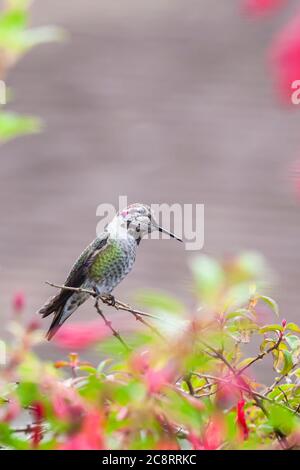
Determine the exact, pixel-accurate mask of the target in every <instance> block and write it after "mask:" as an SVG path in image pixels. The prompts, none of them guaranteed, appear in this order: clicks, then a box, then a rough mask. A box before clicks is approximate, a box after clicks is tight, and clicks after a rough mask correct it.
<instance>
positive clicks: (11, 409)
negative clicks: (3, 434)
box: [1, 398, 22, 423]
mask: <svg viewBox="0 0 300 470" xmlns="http://www.w3.org/2000/svg"><path fill="white" fill-rule="evenodd" d="M21 409H22V408H21V405H20V403H19V402H18V400H16V399H14V398H12V399H10V401H9V403H8V405H7V408H6V411H5V414H4V416H3V417H2V418H1V421H3V422H5V423H9V422H10V421H13V420H14V419H15V418H16V417H17V416H18V415H19V414H20V412H21Z"/></svg>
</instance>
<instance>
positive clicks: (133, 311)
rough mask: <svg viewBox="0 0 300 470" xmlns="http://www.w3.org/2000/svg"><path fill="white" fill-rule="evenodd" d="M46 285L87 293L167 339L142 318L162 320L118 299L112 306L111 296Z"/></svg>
mask: <svg viewBox="0 0 300 470" xmlns="http://www.w3.org/2000/svg"><path fill="white" fill-rule="evenodd" d="M46 284H47V285H49V286H51V287H55V288H57V289H63V290H69V291H72V292H85V293H86V294H89V295H90V296H91V297H94V298H97V299H100V300H101V301H102V302H103V303H104V304H106V305H109V306H110V307H114V308H115V309H116V310H123V311H125V312H128V313H130V314H131V315H133V316H134V317H135V319H136V320H137V321H139V322H140V323H143V325H145V326H147V327H148V328H149V329H151V330H152V331H153V333H155V334H156V335H157V336H159V337H160V338H161V339H165V338H164V337H163V335H162V334H161V333H160V332H159V331H158V329H157V328H155V326H153V325H151V323H149V322H147V321H146V320H144V318H142V317H148V318H152V319H153V320H161V318H159V317H157V316H156V315H152V314H151V313H147V312H143V311H141V310H136V309H133V308H132V307H130V305H127V304H125V303H124V302H121V301H119V300H116V299H115V301H114V303H113V304H112V303H111V300H110V298H109V296H106V295H100V296H98V295H97V294H96V292H95V291H93V290H90V289H84V288H82V287H69V286H64V285H58V284H54V283H52V282H49V281H46ZM97 305H98V304H97ZM95 308H96V309H97V307H96V304H95ZM98 308H99V305H98ZM98 313H99V312H98ZM107 326H108V325H107ZM114 336H116V335H114Z"/></svg>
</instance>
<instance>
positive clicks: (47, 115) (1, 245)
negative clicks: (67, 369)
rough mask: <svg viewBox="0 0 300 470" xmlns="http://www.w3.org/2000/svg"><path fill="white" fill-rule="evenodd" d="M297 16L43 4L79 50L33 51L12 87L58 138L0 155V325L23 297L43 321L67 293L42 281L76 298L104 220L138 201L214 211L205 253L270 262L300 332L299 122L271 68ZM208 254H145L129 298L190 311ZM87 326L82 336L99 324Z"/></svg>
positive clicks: (226, 8)
mask: <svg viewBox="0 0 300 470" xmlns="http://www.w3.org/2000/svg"><path fill="white" fill-rule="evenodd" d="M296 3H297V2H291V6H290V10H283V11H282V12H280V13H279V14H277V15H275V16H273V17H272V18H270V19H267V20H259V21H252V20H250V19H249V18H246V17H245V16H244V15H242V14H241V9H240V2H239V1H233V0H232V1H231V0H223V1H220V0H185V1H182V0H151V1H148V0H143V1H141V0H113V1H112V0H94V1H93V0H76V1H71V0H69V1H65V2H61V1H59V0H51V1H50V0H43V1H36V2H35V4H34V7H33V24H35V25H43V24H50V23H52V24H55V25H60V26H62V27H64V28H65V29H66V30H67V31H69V33H70V38H69V40H68V41H66V42H64V43H54V44H49V45H44V46H40V47H39V48H36V49H34V50H33V51H32V52H31V53H30V54H28V55H27V56H26V57H25V58H24V59H23V60H21V61H20V62H19V63H18V64H17V66H16V67H15V68H13V70H12V72H11V73H10V75H9V78H8V85H9V86H11V87H12V88H13V89H14V92H15V100H14V103H13V104H12V105H10V108H11V109H16V110H18V111H20V112H24V113H29V114H36V115H39V116H41V117H42V118H43V120H44V122H45V124H46V127H45V130H44V132H43V133H41V134H40V135H37V136H30V137H24V138H19V139H17V140H15V141H12V142H11V143H8V144H6V145H4V146H2V147H1V149H0V153H1V157H0V158H1V165H0V211H1V224H0V308H1V313H2V312H5V313H7V307H8V306H9V303H10V301H11V297H12V295H13V292H14V291H16V290H20V289H21V290H24V291H25V293H26V295H27V299H28V305H27V313H28V315H30V314H34V312H35V311H36V309H37V308H38V307H39V306H40V304H41V303H42V302H44V300H45V299H46V298H47V297H48V296H49V295H50V294H52V293H53V290H52V289H51V288H50V287H47V286H45V285H44V281H45V280H52V281H55V282H63V280H64V278H65V275H66V274H67V272H68V269H69V267H70V266H71V265H72V263H73V261H74V259H75V258H76V257H77V256H78V254H79V253H80V252H81V250H82V249H83V248H84V247H85V246H86V245H87V244H88V243H89V242H90V241H91V240H92V239H93V238H94V236H95V230H96V224H97V223H98V219H97V217H96V207H97V206H98V204H100V203H101V202H107V203H113V204H117V202H118V196H119V195H122V194H125V195H127V196H128V198H129V201H130V202H136V201H142V202H145V203H161V202H167V203H174V202H179V203H203V204H205V247H204V251H205V253H208V254H213V255H216V256H220V255H226V254H232V253H236V252H239V251H240V250H242V249H251V250H253V249H254V250H258V251H260V252H262V253H263V254H264V255H265V256H266V258H267V259H268V261H269V263H270V265H271V267H272V268H273V270H274V271H275V272H276V273H277V275H278V286H276V288H275V292H273V294H274V296H275V297H276V298H277V299H278V300H279V303H280V306H281V310H282V314H283V315H284V316H286V317H288V318H289V319H292V318H293V319H295V320H296V319H298V320H299V309H298V305H299V298H300V250H299V245H300V239H299V235H300V206H299V205H298V204H297V202H296V201H295V199H294V197H293V194H292V191H291V187H290V183H289V181H288V178H287V176H288V168H289V165H290V164H291V162H292V161H293V160H294V159H295V158H297V156H298V155H299V153H300V137H299V136H300V115H299V111H298V112H297V111H293V110H292V111H291V110H290V109H284V108H282V107H281V106H280V105H279V104H278V102H277V98H276V95H275V93H274V90H273V88H272V80H271V75H270V74H269V73H268V70H267V65H266V50H267V48H268V47H269V44H270V42H271V40H272V37H273V34H274V33H275V32H276V31H277V30H279V29H280V27H281V26H282V25H283V24H284V23H285V21H286V20H287V18H288V16H289V14H290V13H291V11H292V9H293V7H294V6H295V5H296ZM299 78H300V77H299ZM195 254H196V253H194V252H185V251H184V250H183V248H182V246H181V245H179V244H177V242H175V241H173V240H172V241H171V240H164V241H146V242H145V243H143V244H142V245H141V248H140V250H139V253H138V259H137V262H136V266H135V269H134V271H133V272H132V273H131V275H130V276H129V277H128V278H127V279H126V280H125V281H124V282H123V283H122V284H121V285H120V286H119V288H118V289H117V291H116V295H117V296H118V297H120V298H122V299H124V300H130V299H131V300H132V294H133V293H134V292H135V291H136V289H138V288H144V287H151V288H157V289H163V290H169V291H171V292H173V293H175V294H176V295H178V296H179V297H182V298H184V299H188V298H189V295H188V292H189V288H190V287H189V286H190V273H189V269H188V259H189V258H190V257H191V256H194V255H195ZM80 312H81V315H79V311H78V312H77V314H76V315H74V318H73V321H74V320H79V319H83V316H84V315H87V316H88V317H89V318H91V317H94V316H95V312H94V311H93V309H92V308H91V307H89V306H84V307H83V308H82V309H81V311H80ZM47 325H48V324H47V322H46V321H45V328H46V326H47ZM50 347H52V346H50Z"/></svg>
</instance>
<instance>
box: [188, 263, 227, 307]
mask: <svg viewBox="0 0 300 470" xmlns="http://www.w3.org/2000/svg"><path fill="white" fill-rule="evenodd" d="M191 267H192V271H193V274H194V278H195V281H196V287H197V290H198V291H199V293H200V295H201V297H202V298H203V300H205V301H207V302H211V301H213V300H214V299H215V296H216V295H218V292H219V290H220V289H221V288H222V286H223V284H224V282H225V273H224V270H223V269H222V267H221V266H220V264H219V263H218V262H217V261H216V260H214V259H213V258H210V257H209V256H205V255H202V256H200V257H198V258H196V259H194V260H193V262H192V264H191Z"/></svg>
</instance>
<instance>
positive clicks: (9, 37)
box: [0, 0, 64, 143]
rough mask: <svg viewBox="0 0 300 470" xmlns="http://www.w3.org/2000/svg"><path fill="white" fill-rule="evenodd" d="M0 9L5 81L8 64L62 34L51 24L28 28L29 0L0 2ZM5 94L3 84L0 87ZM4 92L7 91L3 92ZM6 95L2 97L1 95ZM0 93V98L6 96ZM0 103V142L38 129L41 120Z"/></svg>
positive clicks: (0, 48)
mask: <svg viewBox="0 0 300 470" xmlns="http://www.w3.org/2000/svg"><path fill="white" fill-rule="evenodd" d="M2 3H3V4H2V10H1V12H0V80H2V83H5V80H6V77H7V74H8V72H9V70H10V68H11V67H12V66H13V65H14V64H15V63H16V62H17V61H18V60H19V59H20V58H21V57H22V56H23V55H24V54H25V53H27V52H28V51H30V50H31V49H32V48H33V47H35V46H36V45H39V44H43V43H46V42H51V41H57V40H60V39H62V38H63V37H64V33H63V31H62V30H61V29H59V28H57V27H54V26H43V27H35V28H30V27H29V23H30V6H31V3H32V2H31V1H29V0H7V1H5V2H2ZM1 91H2V93H4V94H5V87H1ZM6 94H7V93H6ZM4 98H5V97H4ZM4 98H3V97H1V102H4V101H5V99H4ZM3 107H4V105H3V104H2V105H0V143H1V142H6V141H8V140H10V139H13V138H15V137H17V136H21V135H26V134H31V133H35V132H39V131H40V129H41V122H40V120H39V119H38V118H36V117H32V116H21V115H18V114H15V113H11V112H8V111H5V110H4V109H3Z"/></svg>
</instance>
